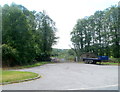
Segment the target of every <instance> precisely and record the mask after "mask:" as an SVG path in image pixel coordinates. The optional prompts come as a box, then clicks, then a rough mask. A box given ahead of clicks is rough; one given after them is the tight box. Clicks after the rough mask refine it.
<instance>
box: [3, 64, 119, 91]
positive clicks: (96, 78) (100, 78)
mask: <svg viewBox="0 0 120 92" xmlns="http://www.w3.org/2000/svg"><path fill="white" fill-rule="evenodd" d="M19 71H30V72H35V73H38V74H40V75H41V76H42V78H40V79H37V80H33V81H28V82H22V83H15V84H8V85H4V86H3V90H118V66H110V65H93V64H80V63H55V64H46V65H43V66H39V67H34V68H28V69H20V70H19Z"/></svg>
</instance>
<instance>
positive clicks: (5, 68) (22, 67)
mask: <svg viewBox="0 0 120 92" xmlns="http://www.w3.org/2000/svg"><path fill="white" fill-rule="evenodd" d="M50 63H53V62H49V61H47V62H46V61H43V62H37V63H34V64H31V65H23V66H14V67H8V66H7V67H3V70H9V69H24V68H31V67H36V66H41V65H44V64H50Z"/></svg>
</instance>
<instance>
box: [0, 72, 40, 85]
mask: <svg viewBox="0 0 120 92" xmlns="http://www.w3.org/2000/svg"><path fill="white" fill-rule="evenodd" d="M1 72H2V73H1V74H2V75H1V74H0V76H2V80H0V83H2V82H13V81H20V80H26V79H30V78H35V77H37V76H38V74H36V73H32V72H22V71H6V70H3V71H1Z"/></svg>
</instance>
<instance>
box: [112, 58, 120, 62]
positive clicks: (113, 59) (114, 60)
mask: <svg viewBox="0 0 120 92" xmlns="http://www.w3.org/2000/svg"><path fill="white" fill-rule="evenodd" d="M110 61H111V62H114V63H120V58H110Z"/></svg>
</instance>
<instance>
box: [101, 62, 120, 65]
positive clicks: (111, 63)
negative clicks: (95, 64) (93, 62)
mask: <svg viewBox="0 0 120 92" xmlns="http://www.w3.org/2000/svg"><path fill="white" fill-rule="evenodd" d="M101 64H103V65H119V63H113V62H102V63H101Z"/></svg>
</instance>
